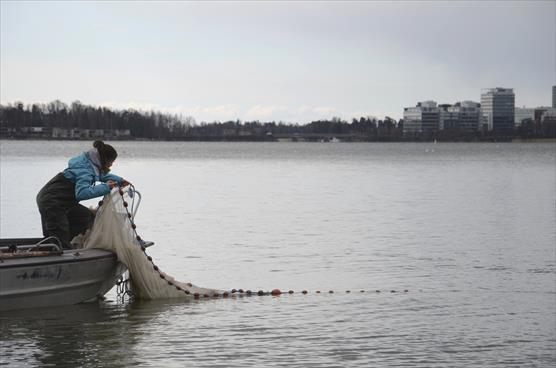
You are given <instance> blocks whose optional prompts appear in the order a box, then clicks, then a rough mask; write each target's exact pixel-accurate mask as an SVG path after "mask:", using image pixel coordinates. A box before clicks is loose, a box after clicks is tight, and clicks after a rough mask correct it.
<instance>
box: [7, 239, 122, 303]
mask: <svg viewBox="0 0 556 368" xmlns="http://www.w3.org/2000/svg"><path fill="white" fill-rule="evenodd" d="M125 270H126V268H125V266H123V265H122V264H121V263H119V262H118V261H117V259H116V256H115V255H114V254H113V253H111V252H107V251H104V250H100V249H78V250H66V251H64V252H63V253H62V254H58V255H49V256H43V257H31V258H17V259H3V260H2V262H0V311H5V310H13V309H24V308H36V307H47V306H57V305H67V304H77V303H81V302H86V301H90V300H94V299H96V298H98V297H101V296H102V295H104V294H106V293H107V292H108V291H109V290H110V289H111V288H112V287H113V286H114V284H115V283H116V280H117V279H118V278H119V277H120V276H121V274H122V273H123V272H125Z"/></svg>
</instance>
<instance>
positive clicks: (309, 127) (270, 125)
mask: <svg viewBox="0 0 556 368" xmlns="http://www.w3.org/2000/svg"><path fill="white" fill-rule="evenodd" d="M403 123H404V122H403V120H402V119H400V120H399V121H396V120H395V119H393V118H390V117H388V116H387V117H385V118H384V119H376V118H373V117H361V118H359V119H356V118H354V119H352V120H351V122H348V121H347V120H343V119H341V118H338V117H334V118H331V119H324V120H315V121H312V122H310V123H308V124H297V123H285V122H275V121H270V122H261V121H246V122H241V121H240V120H230V121H225V122H218V121H216V122H211V123H205V122H202V123H200V124H196V123H195V120H194V119H193V118H192V117H190V116H183V115H177V114H167V113H161V112H157V111H137V110H133V109H124V110H118V109H111V108H107V107H95V106H91V105H84V104H82V103H81V102H80V101H74V102H72V103H71V104H69V105H67V104H65V103H63V102H61V101H59V100H55V101H52V102H50V103H47V104H37V103H35V104H28V105H25V104H23V103H21V102H16V103H13V104H6V105H1V104H0V137H8V138H9V137H12V138H27V137H38V138H56V137H58V138H59V137H62V138H70V139H78V138H82V139H85V138H93V137H104V138H120V139H153V140H199V141H275V140H279V139H282V138H284V139H291V140H304V141H311V140H312V141H322V140H330V139H333V138H334V137H336V138H339V139H341V140H343V141H364V142H368V141H402V140H412V141H415V140H417V141H418V140H431V139H438V140H444V141H473V140H511V139H513V138H516V137H518V138H524V139H529V138H554V137H556V124H555V123H554V122H553V121H551V122H550V123H548V124H544V123H543V124H542V125H540V124H536V123H535V122H533V121H524V123H523V124H522V125H521V126H519V127H517V128H515V129H514V130H513V131H511V132H505V133H504V136H500V134H499V133H497V132H487V131H478V132H473V133H466V132H462V131H459V130H458V129H455V130H454V129H446V130H440V131H435V132H428V133H420V134H417V135H412V136H407V135H405V136H404V134H403ZM29 127H33V129H34V130H33V131H32V132H30V131H29ZM36 128H38V129H36ZM55 129H57V130H60V129H62V130H64V129H65V130H68V131H69V130H72V131H73V132H75V131H77V132H78V134H77V135H61V136H60V135H55V134H53V130H55ZM84 131H88V133H87V134H83V132H84ZM115 132H116V133H117V134H116V133H115ZM64 134H65V133H64ZM79 134H81V135H79Z"/></svg>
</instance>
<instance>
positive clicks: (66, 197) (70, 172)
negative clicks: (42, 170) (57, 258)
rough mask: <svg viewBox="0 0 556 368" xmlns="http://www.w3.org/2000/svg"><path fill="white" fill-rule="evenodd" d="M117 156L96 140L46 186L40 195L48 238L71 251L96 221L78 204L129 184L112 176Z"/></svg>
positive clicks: (44, 231)
mask: <svg viewBox="0 0 556 368" xmlns="http://www.w3.org/2000/svg"><path fill="white" fill-rule="evenodd" d="M117 156H118V153H117V152H116V150H115V149H114V147H112V146H111V145H109V144H105V143H104V142H102V141H95V142H94V143H93V148H92V149H90V150H89V151H87V152H83V153H82V154H80V155H79V156H76V157H73V158H72V159H70V160H69V162H68V167H67V168H66V169H65V170H64V171H63V172H61V173H58V174H57V175H56V176H54V177H53V178H52V179H51V180H50V181H49V182H48V183H46V185H45V186H44V187H43V188H42V189H41V190H40V191H39V194H38V195H37V205H38V207H39V212H40V214H41V222H42V231H43V235H44V236H45V237H49V236H55V237H57V238H58V239H59V240H60V242H61V244H62V247H63V248H65V249H70V248H71V243H70V242H71V240H72V239H73V237H74V236H76V235H78V234H82V233H84V232H85V231H86V230H87V229H88V228H90V227H91V225H92V223H93V220H94V213H93V212H92V211H91V210H89V209H87V208H86V207H85V206H82V205H80V204H79V201H83V200H86V199H91V198H95V197H101V196H104V195H106V194H108V193H110V190H111V189H112V188H114V187H115V186H116V185H118V186H122V187H124V186H126V185H129V184H130V183H129V182H128V181H127V180H125V179H123V178H121V177H119V176H117V175H114V174H110V173H109V172H110V167H111V166H112V164H113V163H114V160H116V157H117ZM98 182H101V183H98ZM97 183H98V184H97Z"/></svg>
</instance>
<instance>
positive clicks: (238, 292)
mask: <svg viewBox="0 0 556 368" xmlns="http://www.w3.org/2000/svg"><path fill="white" fill-rule="evenodd" d="M118 192H119V194H120V196H121V197H122V202H123V206H124V209H125V211H126V214H127V218H128V219H129V223H130V225H131V229H132V230H133V233H134V234H135V239H136V240H137V242H138V244H139V246H140V247H141V251H142V252H143V254H144V255H145V257H146V258H147V260H148V261H149V262H150V263H151V264H152V266H153V269H154V270H155V271H156V272H157V273H158V275H159V276H160V278H161V279H163V280H166V282H167V283H168V286H169V287H175V288H176V289H177V290H178V291H183V292H184V294H185V295H188V296H190V295H193V298H194V299H200V298H201V297H203V298H210V297H213V298H219V297H223V298H227V297H229V296H252V295H259V296H263V295H273V296H278V295H282V294H294V293H295V292H294V291H293V290H288V291H281V290H280V289H274V290H272V291H270V292H268V291H263V290H259V291H251V290H243V289H232V290H231V291H230V292H227V291H224V292H222V293H213V294H212V295H210V294H208V293H205V294H202V295H201V294H200V293H193V294H191V292H190V291H189V290H187V289H184V288H183V287H181V286H180V285H177V284H176V283H175V282H174V281H172V280H170V279H167V278H166V274H164V273H163V272H162V271H161V270H160V268H159V267H158V266H157V265H156V264H155V263H154V261H153V259H152V257H151V256H149V255H148V254H147V251H146V249H147V248H146V247H145V245H144V241H143V239H142V238H141V237H140V236H139V234H138V233H137V225H135V221H134V218H133V216H132V214H131V212H130V211H129V209H128V206H129V204H128V203H127V202H126V200H125V199H124V191H123V190H122V189H121V188H119V190H118ZM98 205H99V206H102V205H103V201H100V202H98ZM128 281H129V279H128V280H122V281H120V282H119V283H117V286H118V293H119V292H120V287H121V292H122V294H132V292H131V290H129V288H128V285H127V282H128ZM185 285H187V286H188V287H193V285H192V284H191V283H187V284H185ZM366 292H370V291H367V290H359V293H366ZM374 292H375V293H381V292H382V291H381V290H375V291H374ZM397 292H398V291H397V290H390V293H397ZM403 292H404V293H407V292H409V290H407V289H404V290H403ZM308 293H309V292H308V291H307V290H302V291H301V294H308ZM315 293H316V294H321V293H323V292H321V291H320V290H317V291H315ZM327 293H328V294H334V293H335V292H334V290H329V291H328V292H327ZM345 293H346V294H349V293H351V290H346V291H345Z"/></svg>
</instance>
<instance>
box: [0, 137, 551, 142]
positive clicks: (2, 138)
mask: <svg viewBox="0 0 556 368" xmlns="http://www.w3.org/2000/svg"><path fill="white" fill-rule="evenodd" d="M250 138H251V139H230V138H229V137H226V138H223V137H210V138H205V139H199V138H195V139H149V138H127V137H126V138H111V137H103V138H94V137H92V138H44V137H17V138H15V137H0V141H56V142H72V141H75V142H79V141H93V140H95V139H103V140H106V141H112V142H213V143H218V142H221V143H250V142H251V143H265V142H271V143H556V138H531V139H522V138H512V139H507V138H502V139H500V138H498V139H497V138H494V137H485V138H484V139H470V140H464V139H460V140H438V139H436V140H429V139H415V140H410V139H400V140H338V141H333V142H332V141H330V140H299V139H296V138H295V137H292V138H281V139H252V137H250Z"/></svg>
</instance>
